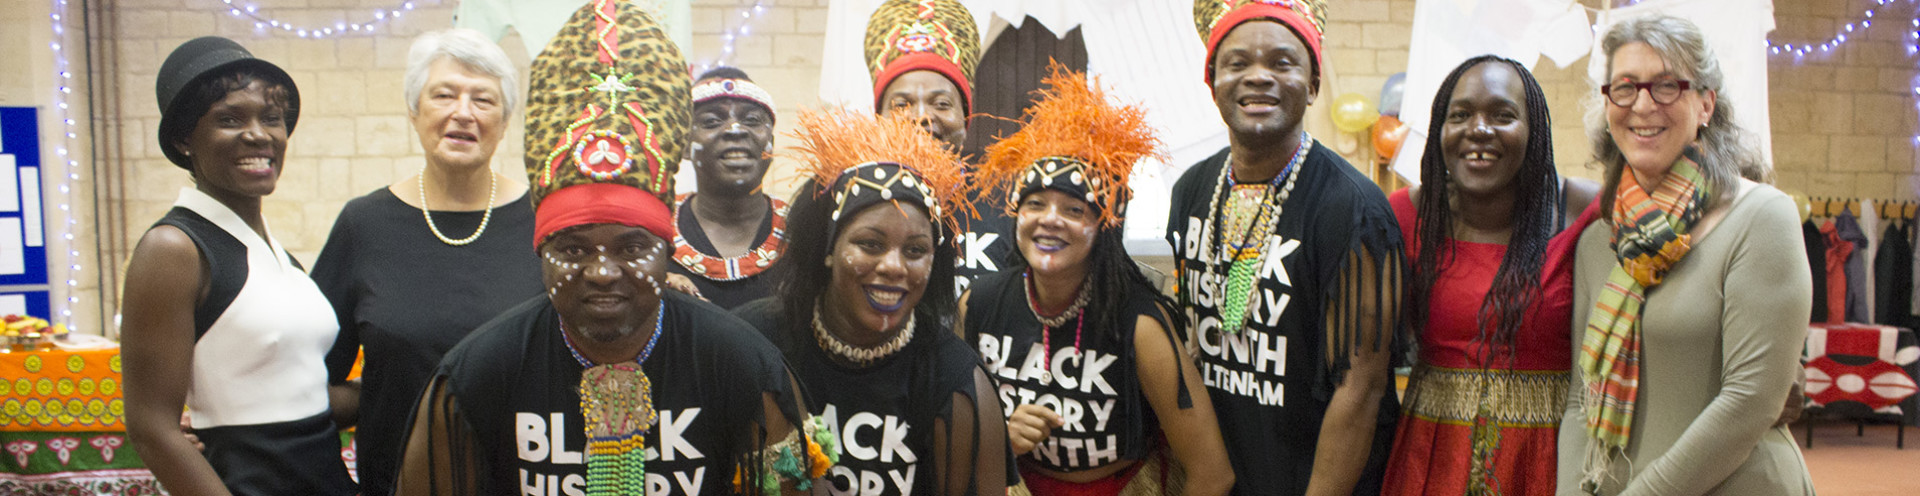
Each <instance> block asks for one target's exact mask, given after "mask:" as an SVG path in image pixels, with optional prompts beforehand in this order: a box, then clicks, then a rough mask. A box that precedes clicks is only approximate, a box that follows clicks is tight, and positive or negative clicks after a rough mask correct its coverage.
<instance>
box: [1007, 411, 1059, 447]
mask: <svg viewBox="0 0 1920 496" xmlns="http://www.w3.org/2000/svg"><path fill="white" fill-rule="evenodd" d="M1062 425H1066V422H1065V421H1062V420H1060V414H1057V413H1053V410H1051V409H1048V408H1047V407H1044V406H1040V405H1020V406H1018V407H1015V408H1014V409H1013V416H1012V417H1008V418H1007V441H1008V442H1010V443H1012V445H1013V455H1014V456H1020V455H1025V454H1027V453H1028V452H1031V451H1033V447H1034V446H1039V445H1040V443H1041V442H1044V441H1046V440H1047V438H1048V437H1051V436H1053V429H1054V428H1055V427H1060V426H1062Z"/></svg>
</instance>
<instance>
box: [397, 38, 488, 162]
mask: <svg viewBox="0 0 1920 496" xmlns="http://www.w3.org/2000/svg"><path fill="white" fill-rule="evenodd" d="M504 99H505V96H504V92H503V91H502V90H501V89H500V80H499V79H498V78H495V77H493V76H488V75H486V74H485V73H482V72H480V71H476V70H474V69H473V68H471V67H468V66H467V65H466V64H464V63H461V62H460V61H458V60H455V59H453V58H450V57H441V58H440V59H439V60H435V61H433V64H431V65H429V66H428V67H427V82H426V85H425V87H424V88H422V91H421V92H420V101H419V102H416V103H418V104H419V108H418V109H417V110H415V111H414V112H413V113H411V114H409V115H408V117H410V118H411V119H413V130H414V132H416V133H419V135H420V148H421V149H423V150H426V151H427V163H429V164H434V165H439V166H446V167H453V168H456V169H459V170H472V169H473V168H476V167H486V166H487V164H488V162H491V161H492V160H493V150H494V148H496V147H498V146H500V137H501V135H502V133H504V132H505V130H506V127H507V125H506V124H507V113H506V109H505V108H504V107H502V106H501V102H502V101H503V100H504Z"/></svg>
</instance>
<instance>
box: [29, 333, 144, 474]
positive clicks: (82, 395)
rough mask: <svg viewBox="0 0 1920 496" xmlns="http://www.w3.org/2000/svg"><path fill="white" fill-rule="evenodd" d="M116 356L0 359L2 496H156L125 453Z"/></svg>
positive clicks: (45, 354) (46, 354) (109, 352)
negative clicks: (86, 495)
mask: <svg viewBox="0 0 1920 496" xmlns="http://www.w3.org/2000/svg"><path fill="white" fill-rule="evenodd" d="M124 413H125V406H124V405H123V403H122V400H121V399H120V350H119V349H105V350H92V351H28V352H17V351H16V352H6V353H0V448H4V449H5V450H6V454H5V455H6V456H0V494H126V495H133V494H158V493H160V486H159V484H157V483H155V482H154V480H153V474H151V473H149V472H147V469H146V468H144V467H145V465H144V464H142V463H141V461H140V454H139V453H136V452H134V450H133V447H132V446H128V445H127V435H126V424H124V423H123V422H122V419H121V415H122V414H124Z"/></svg>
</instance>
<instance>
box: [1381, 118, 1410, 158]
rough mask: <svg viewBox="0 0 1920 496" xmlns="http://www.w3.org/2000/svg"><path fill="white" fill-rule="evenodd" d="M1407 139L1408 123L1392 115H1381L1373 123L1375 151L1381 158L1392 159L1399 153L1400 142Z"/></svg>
mask: <svg viewBox="0 0 1920 496" xmlns="http://www.w3.org/2000/svg"><path fill="white" fill-rule="evenodd" d="M1406 140H1407V125H1406V123H1403V122H1400V119H1398V118H1395V117H1394V116H1391V115H1383V116H1380V120H1379V121H1378V122H1375V123H1373V151H1374V153H1377V154H1379V155H1380V158H1386V159H1390V158H1393V155H1394V154H1396V153H1399V151H1400V143H1402V142H1404V141H1406Z"/></svg>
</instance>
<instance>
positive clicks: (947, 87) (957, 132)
mask: <svg viewBox="0 0 1920 496" xmlns="http://www.w3.org/2000/svg"><path fill="white" fill-rule="evenodd" d="M960 99H961V95H960V87H959V86H955V85H954V84H953V81H951V80H948V79H947V77H946V76H942V75H940V73H938V72H934V71H928V70H919V71H909V72H907V73H906V74H901V75H900V77H896V78H893V82H891V83H887V88H886V89H885V90H883V91H881V92H880V116H881V117H889V116H892V115H894V114H896V113H906V114H907V115H911V116H913V117H914V119H917V120H919V121H920V126H921V127H922V128H925V129H926V130H927V134H932V135H933V137H935V138H939V139H940V141H941V142H944V143H946V145H947V150H949V151H953V152H956V153H957V152H959V151H960V146H961V144H963V143H965V142H966V141H967V111H966V109H965V108H964V107H965V106H964V105H963V104H962V102H961V101H960Z"/></svg>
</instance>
